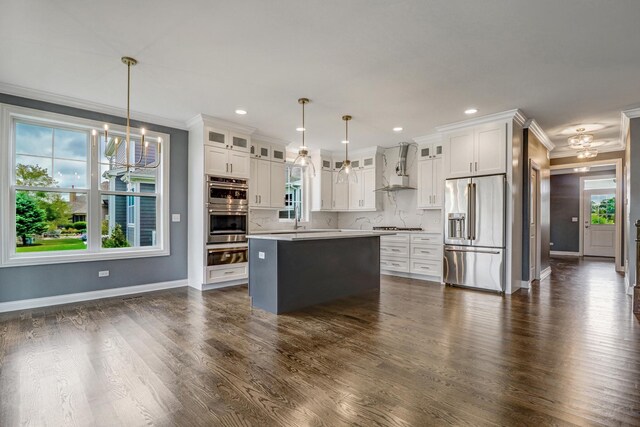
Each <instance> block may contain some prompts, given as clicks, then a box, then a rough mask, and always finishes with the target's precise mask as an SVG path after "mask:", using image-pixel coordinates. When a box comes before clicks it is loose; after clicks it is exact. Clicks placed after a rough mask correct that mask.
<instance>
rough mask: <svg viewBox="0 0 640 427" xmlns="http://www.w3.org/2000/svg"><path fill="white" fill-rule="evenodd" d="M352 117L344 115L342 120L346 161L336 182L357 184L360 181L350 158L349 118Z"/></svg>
mask: <svg viewBox="0 0 640 427" xmlns="http://www.w3.org/2000/svg"><path fill="white" fill-rule="evenodd" d="M351 119H352V117H351V116H349V115H345V116H342V120H344V141H342V143H343V144H344V161H343V162H342V166H341V167H340V170H339V171H338V178H337V179H336V184H356V183H357V182H358V177H357V176H356V171H355V170H354V169H353V167H352V166H351V160H349V120H351Z"/></svg>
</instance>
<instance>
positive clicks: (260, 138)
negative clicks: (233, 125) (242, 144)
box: [251, 132, 291, 147]
mask: <svg viewBox="0 0 640 427" xmlns="http://www.w3.org/2000/svg"><path fill="white" fill-rule="evenodd" d="M251 140H252V141H254V142H256V141H257V142H266V143H267V144H276V145H280V146H282V147H286V146H287V145H289V144H290V143H291V142H290V141H285V140H284V139H280V138H276V137H274V136H269V135H265V134H262V133H258V132H256V133H253V134H252V135H251Z"/></svg>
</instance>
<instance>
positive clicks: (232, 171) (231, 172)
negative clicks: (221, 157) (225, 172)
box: [230, 163, 233, 173]
mask: <svg viewBox="0 0 640 427" xmlns="http://www.w3.org/2000/svg"><path fill="white" fill-rule="evenodd" d="M230 165H231V173H233V163H230Z"/></svg>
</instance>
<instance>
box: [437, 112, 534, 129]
mask: <svg viewBox="0 0 640 427" xmlns="http://www.w3.org/2000/svg"><path fill="white" fill-rule="evenodd" d="M501 120H513V121H514V122H515V123H517V124H518V125H520V126H523V125H524V123H525V122H526V121H527V117H526V116H525V115H524V113H523V112H522V111H520V110H519V109H517V108H516V109H514V110H508V111H503V112H501V113H495V114H488V115H486V116H481V117H475V118H473V119H469V120H463V121H461V122H455V123H450V124H447V125H442V126H438V127H436V130H437V131H438V132H442V133H444V132H451V131H454V130H458V129H462V128H466V127H469V126H477V125H481V124H485V123H491V122H497V121H501Z"/></svg>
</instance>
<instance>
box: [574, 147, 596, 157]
mask: <svg viewBox="0 0 640 427" xmlns="http://www.w3.org/2000/svg"><path fill="white" fill-rule="evenodd" d="M597 155H598V150H594V149H593V148H585V149H584V150H580V151H578V158H579V159H593V158H594V157H596V156H597Z"/></svg>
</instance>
